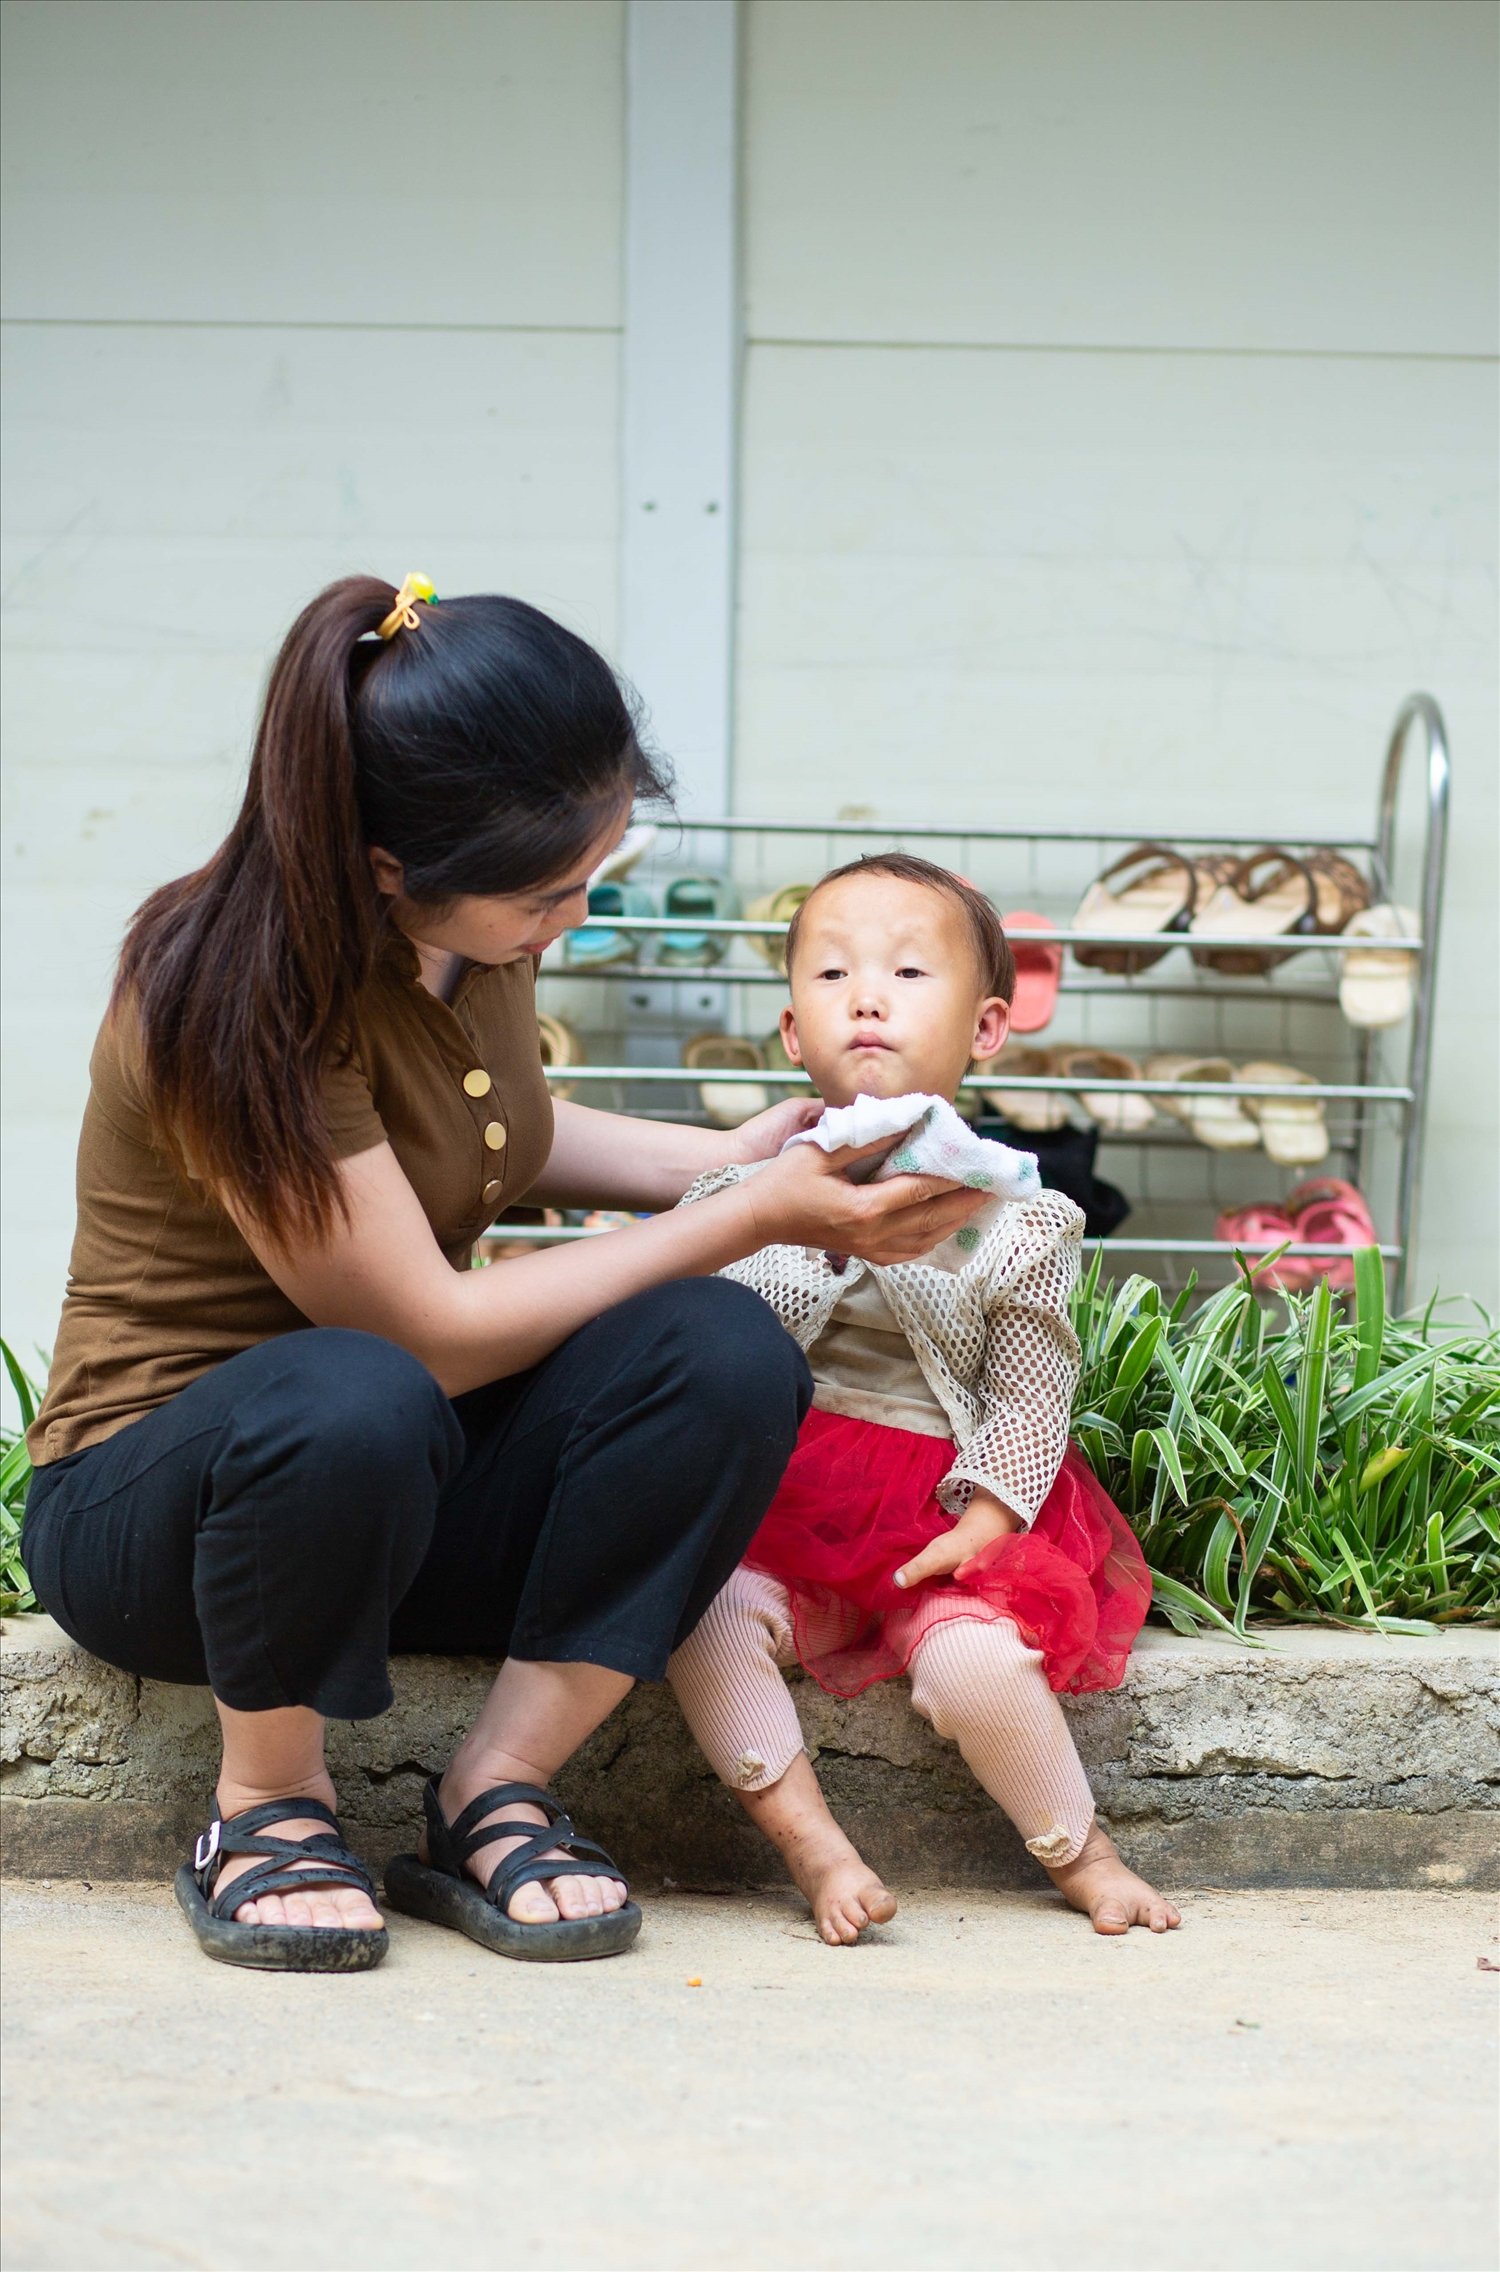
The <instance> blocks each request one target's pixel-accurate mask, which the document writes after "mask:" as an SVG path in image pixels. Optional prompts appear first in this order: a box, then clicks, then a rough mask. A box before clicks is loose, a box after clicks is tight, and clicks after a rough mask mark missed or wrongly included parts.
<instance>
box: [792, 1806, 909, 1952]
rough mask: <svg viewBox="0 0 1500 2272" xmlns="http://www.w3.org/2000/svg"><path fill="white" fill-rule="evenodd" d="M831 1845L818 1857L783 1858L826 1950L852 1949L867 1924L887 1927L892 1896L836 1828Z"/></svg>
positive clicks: (892, 1909) (893, 1903)
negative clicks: (803, 1897)
mask: <svg viewBox="0 0 1500 2272" xmlns="http://www.w3.org/2000/svg"><path fill="white" fill-rule="evenodd" d="M835 1841H836V1842H835V1843H833V1844H831V1845H830V1847H829V1848H828V1850H827V1851H826V1852H825V1853H823V1854H822V1855H819V1854H817V1853H814V1852H812V1851H810V1850H805V1851H803V1852H801V1853H799V1854H796V1855H792V1854H788V1855H787V1858H786V1864H787V1868H788V1869H789V1870H790V1871H791V1873H792V1876H793V1877H794V1878H795V1880H796V1882H797V1886H798V1888H799V1890H800V1891H801V1892H802V1893H803V1894H805V1895H806V1897H807V1906H808V1908H809V1909H810V1910H811V1911H812V1913H813V1923H814V1924H815V1925H816V1926H817V1928H818V1931H819V1932H820V1933H821V1935H822V1937H823V1939H824V1940H825V1941H826V1942H827V1943H828V1945H829V1947H830V1948H834V1949H836V1948H838V1947H840V1946H842V1947H844V1948H852V1946H853V1945H854V1943H855V1942H856V1941H857V1940H858V1939H859V1936H860V1934H861V1933H862V1932H863V1931H864V1929H865V1927H866V1926H867V1925H888V1924H889V1923H890V1921H891V1919H892V1918H893V1917H894V1916H895V1914H896V1896H895V1895H894V1894H893V1893H892V1892H891V1890H890V1888H889V1887H888V1886H883V1885H882V1884H881V1882H880V1880H879V1878H878V1877H877V1876H876V1875H875V1872H874V1871H873V1870H872V1869H871V1868H870V1866H869V1864H868V1863H867V1862H863V1861H861V1859H860V1857H859V1855H858V1853H857V1852H856V1850H855V1849H854V1847H852V1846H851V1845H850V1843H849V1841H848V1839H847V1838H846V1837H845V1836H844V1834H843V1832H842V1831H841V1830H840V1831H837V1832H836V1833H835Z"/></svg>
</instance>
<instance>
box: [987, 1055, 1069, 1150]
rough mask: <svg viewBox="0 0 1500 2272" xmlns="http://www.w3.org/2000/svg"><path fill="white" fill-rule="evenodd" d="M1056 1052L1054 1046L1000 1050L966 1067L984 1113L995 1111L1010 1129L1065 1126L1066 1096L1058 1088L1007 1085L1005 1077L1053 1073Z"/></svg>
mask: <svg viewBox="0 0 1500 2272" xmlns="http://www.w3.org/2000/svg"><path fill="white" fill-rule="evenodd" d="M1057 1059H1058V1052H1057V1051H1056V1050H1055V1049H1025V1048H1021V1049H1017V1048H1015V1047H1013V1046H1012V1047H1010V1048H1008V1049H1002V1050H1001V1051H1000V1053H999V1055H998V1056H995V1057H987V1058H985V1059H984V1060H983V1062H982V1063H979V1062H976V1063H975V1064H974V1065H972V1066H971V1067H970V1068H969V1086H970V1088H971V1089H973V1090H975V1091H977V1092H978V1094H979V1095H980V1096H981V1097H982V1098H983V1099H984V1105H985V1110H986V1111H987V1112H997V1113H999V1115H1000V1117H1001V1119H1002V1120H1008V1121H1009V1122H1010V1124H1011V1126H1012V1127H1013V1128H1025V1129H1028V1130H1029V1131H1030V1132H1031V1133H1032V1134H1033V1135H1041V1134H1043V1133H1044V1132H1045V1131H1046V1130H1047V1129H1049V1128H1065V1127H1066V1126H1067V1124H1068V1099H1067V1096H1066V1093H1065V1092H1063V1091H1061V1090H1059V1089H1012V1088H1007V1087H1006V1085H1005V1083H1006V1080H1007V1077H1009V1078H1010V1079H1011V1080H1016V1079H1020V1080H1023V1081H1029V1080H1035V1079H1040V1078H1041V1077H1042V1076H1043V1075H1045V1074H1047V1073H1055V1072H1056V1071H1057V1070H1058V1065H1057Z"/></svg>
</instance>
